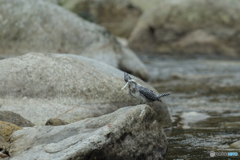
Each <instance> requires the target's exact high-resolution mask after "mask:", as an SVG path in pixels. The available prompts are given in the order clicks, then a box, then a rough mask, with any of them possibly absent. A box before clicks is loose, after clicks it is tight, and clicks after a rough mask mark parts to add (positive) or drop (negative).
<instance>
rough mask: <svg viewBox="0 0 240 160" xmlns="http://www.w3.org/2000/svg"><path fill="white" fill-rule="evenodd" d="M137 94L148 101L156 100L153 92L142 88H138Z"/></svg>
mask: <svg viewBox="0 0 240 160" xmlns="http://www.w3.org/2000/svg"><path fill="white" fill-rule="evenodd" d="M139 92H140V93H141V94H142V95H144V96H145V97H147V98H148V99H151V100H155V101H156V100H158V98H157V96H156V95H155V94H154V93H153V91H152V90H150V89H148V88H146V87H144V86H139Z"/></svg>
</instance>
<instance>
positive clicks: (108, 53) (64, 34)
mask: <svg viewBox="0 0 240 160" xmlns="http://www.w3.org/2000/svg"><path fill="white" fill-rule="evenodd" d="M0 30H1V32H0V41H1V43H0V56H2V57H9V56H16V55H21V54H26V53H28V52H33V51H34V52H43V53H73V54H81V55H83V56H87V57H91V58H94V59H97V60H99V61H102V62H105V63H107V64H110V65H112V66H114V67H117V68H120V69H123V70H125V71H128V72H131V73H132V74H134V75H136V76H138V77H140V78H142V79H144V80H146V79H148V73H147V70H146V67H145V65H144V64H143V63H142V62H141V61H140V60H139V58H138V57H137V56H136V55H135V53H134V52H132V51H131V50H130V49H129V48H126V47H123V46H121V45H120V44H119V43H118V42H117V41H116V39H115V37H114V36H113V35H112V34H110V33H109V32H108V31H107V30H106V29H105V28H104V27H101V26H98V25H96V24H93V23H90V22H87V21H85V20H83V19H82V18H80V17H78V16H77V15H75V14H74V13H71V12H70V11H67V10H65V9H64V8H62V7H60V6H58V5H56V4H54V3H50V2H46V1H43V0H18V1H16V0H1V1H0ZM129 61H130V62H131V63H129Z"/></svg>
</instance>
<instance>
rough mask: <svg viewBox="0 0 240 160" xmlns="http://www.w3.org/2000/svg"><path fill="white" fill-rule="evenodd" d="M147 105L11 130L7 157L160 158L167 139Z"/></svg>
mask: <svg viewBox="0 0 240 160" xmlns="http://www.w3.org/2000/svg"><path fill="white" fill-rule="evenodd" d="M156 117H157V116H156V113H155V112H154V111H153V110H152V109H151V108H150V107H149V106H147V105H138V106H134V107H125V108H121V109H119V110H117V111H115V112H113V113H111V114H107V115H104V116H100V117H97V118H89V119H85V120H82V121H78V122H75V123H72V124H68V125H65V126H40V127H37V128H35V127H32V128H27V129H23V130H21V131H17V132H14V134H13V135H12V137H11V146H10V150H9V155H10V156H11V160H19V159H25V160H32V159H39V160H42V159H44V160H46V159H56V160H67V159H81V160H91V159H92V160H93V159H106V160H112V159H119V160H120V159H144V160H145V159H146V160H148V159H149V160H150V159H151V160H152V159H160V160H161V159H164V157H165V155H166V150H167V143H168V142H167V139H166V136H165V134H164V132H163V130H162V128H161V126H160V124H159V123H158V122H157V121H156Z"/></svg>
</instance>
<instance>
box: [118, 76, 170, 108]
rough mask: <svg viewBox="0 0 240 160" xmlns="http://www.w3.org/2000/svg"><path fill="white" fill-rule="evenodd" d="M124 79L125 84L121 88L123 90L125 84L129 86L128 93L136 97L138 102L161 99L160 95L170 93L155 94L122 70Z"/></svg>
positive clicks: (143, 102) (163, 95)
mask: <svg viewBox="0 0 240 160" xmlns="http://www.w3.org/2000/svg"><path fill="white" fill-rule="evenodd" d="M124 80H125V82H127V83H126V84H125V86H124V87H123V88H122V89H121V90H124V89H125V88H126V87H127V86H128V88H129V94H130V95H131V96H132V97H134V98H137V99H138V100H139V101H140V104H145V103H146V102H153V101H159V102H162V101H161V99H160V98H161V97H165V96H168V95H170V94H171V93H170V92H167V93H163V94H159V95H158V94H155V93H154V92H153V91H152V90H150V89H148V88H147V87H145V86H142V85H140V84H138V83H137V82H136V81H135V80H134V79H132V78H131V77H130V76H129V75H128V74H127V73H126V72H124Z"/></svg>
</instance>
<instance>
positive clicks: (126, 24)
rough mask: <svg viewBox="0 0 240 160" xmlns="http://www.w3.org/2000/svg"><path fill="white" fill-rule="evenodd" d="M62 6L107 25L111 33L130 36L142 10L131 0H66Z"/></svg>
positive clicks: (85, 17) (87, 18)
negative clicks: (130, 0)
mask: <svg viewBox="0 0 240 160" xmlns="http://www.w3.org/2000/svg"><path fill="white" fill-rule="evenodd" d="M62 6H63V7H64V8H66V9H68V10H71V11H73V12H75V13H77V14H78V15H80V16H81V17H83V18H84V19H86V20H89V21H92V22H95V23H98V24H100V25H102V26H104V27H106V28H107V29H108V30H109V31H110V32H111V33H113V34H115V35H117V36H120V37H126V38H128V37H129V35H130V33H131V32H132V30H133V28H134V26H135V24H136V23H137V20H138V18H139V16H140V15H141V13H142V12H141V10H140V9H139V8H137V7H136V6H134V5H133V4H132V3H130V2H129V0H91V1H89V0H65V1H62Z"/></svg>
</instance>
